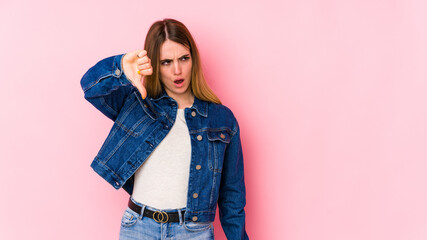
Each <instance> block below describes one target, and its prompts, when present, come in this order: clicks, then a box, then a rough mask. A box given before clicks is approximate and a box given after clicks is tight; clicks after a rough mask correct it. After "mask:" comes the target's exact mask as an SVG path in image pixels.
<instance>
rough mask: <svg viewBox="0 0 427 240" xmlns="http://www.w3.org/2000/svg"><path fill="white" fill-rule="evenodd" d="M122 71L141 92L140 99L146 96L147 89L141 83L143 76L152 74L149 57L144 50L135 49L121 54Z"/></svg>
mask: <svg viewBox="0 0 427 240" xmlns="http://www.w3.org/2000/svg"><path fill="white" fill-rule="evenodd" d="M123 71H124V73H125V75H126V77H127V78H128V79H129V80H130V81H131V83H132V85H133V86H135V87H136V88H137V89H138V91H139V92H140V93H141V97H142V99H145V97H147V91H146V90H145V87H144V85H143V82H144V78H145V76H148V75H151V74H153V67H152V66H151V59H150V58H148V56H147V51H145V50H135V51H133V52H129V53H126V54H125V56H123Z"/></svg>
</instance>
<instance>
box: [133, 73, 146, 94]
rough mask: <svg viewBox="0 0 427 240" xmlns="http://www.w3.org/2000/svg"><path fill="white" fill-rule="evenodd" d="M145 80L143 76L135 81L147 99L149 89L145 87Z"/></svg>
mask: <svg viewBox="0 0 427 240" xmlns="http://www.w3.org/2000/svg"><path fill="white" fill-rule="evenodd" d="M143 80H144V77H143V76H141V78H140V79H137V80H135V81H134V83H135V87H136V88H137V89H138V91H139V93H140V94H141V97H142V99H145V97H146V96H147V91H146V90H145V88H144V85H143V84H142V82H143Z"/></svg>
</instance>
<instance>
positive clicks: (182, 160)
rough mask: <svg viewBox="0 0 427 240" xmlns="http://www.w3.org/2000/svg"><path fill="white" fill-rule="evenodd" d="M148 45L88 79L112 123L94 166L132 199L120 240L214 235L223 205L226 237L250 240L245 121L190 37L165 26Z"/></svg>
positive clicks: (178, 27)
mask: <svg viewBox="0 0 427 240" xmlns="http://www.w3.org/2000/svg"><path fill="white" fill-rule="evenodd" d="M144 49H145V50H136V51H133V52H129V53H127V54H122V55H117V56H112V57H109V58H106V59H103V60H101V61H100V62H98V63H97V64H96V65H95V66H93V67H92V68H90V69H89V70H88V72H87V73H86V74H85V75H84V76H83V78H82V80H81V86H82V88H83V91H84V94H85V98H86V99H87V100H88V101H89V102H90V103H92V104H93V105H94V106H95V107H96V108H98V109H99V110H100V111H101V112H102V113H103V114H105V115H106V116H107V117H109V118H110V119H111V120H113V121H114V125H113V127H112V128H111V131H110V133H109V135H108V137H107V139H106V140H105V142H104V144H103V145H102V147H101V149H100V150H99V152H98V154H97V155H96V157H95V159H94V160H93V162H92V164H91V167H92V168H93V169H94V171H95V172H97V173H98V174H99V175H100V176H101V177H103V178H104V179H105V180H106V181H107V182H109V183H110V184H111V185H112V186H113V187H114V188H116V189H120V188H122V187H123V189H124V190H125V191H126V192H128V193H129V195H130V198H129V202H128V207H127V208H126V210H125V211H124V214H123V217H122V221H121V228H120V239H170V238H173V239H213V238H214V236H213V225H212V222H213V221H214V218H215V213H216V206H217V205H218V207H219V213H220V214H219V215H220V216H219V217H220V221H221V225H222V227H223V229H224V232H225V234H226V236H227V238H228V239H248V236H247V234H246V230H245V211H244V206H245V204H246V198H245V183H244V174H243V156H242V148H241V142H240V129H239V125H238V123H237V120H236V119H235V117H234V115H233V113H232V112H231V111H230V110H229V109H228V108H227V107H225V106H224V105H221V102H220V100H219V99H218V97H217V96H216V95H215V94H214V93H213V92H212V90H211V89H210V88H209V87H208V85H207V84H206V82H205V79H204V76H203V72H202V68H201V62H200V57H199V52H198V50H197V47H196V44H195V42H194V40H193V38H192V36H191V34H190V32H189V31H188V29H187V28H186V27H185V26H184V25H183V24H182V23H181V22H179V21H176V20H173V19H164V20H163V21H157V22H155V23H154V24H153V25H152V26H151V28H150V30H149V31H148V33H147V37H146V40H145V46H144Z"/></svg>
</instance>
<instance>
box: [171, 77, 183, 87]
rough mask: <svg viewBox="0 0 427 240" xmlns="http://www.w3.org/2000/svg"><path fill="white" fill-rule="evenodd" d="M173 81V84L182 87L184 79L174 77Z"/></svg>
mask: <svg viewBox="0 0 427 240" xmlns="http://www.w3.org/2000/svg"><path fill="white" fill-rule="evenodd" d="M173 83H174V84H175V86H177V87H182V85H183V84H184V79H182V78H181V79H175V80H174V81H173Z"/></svg>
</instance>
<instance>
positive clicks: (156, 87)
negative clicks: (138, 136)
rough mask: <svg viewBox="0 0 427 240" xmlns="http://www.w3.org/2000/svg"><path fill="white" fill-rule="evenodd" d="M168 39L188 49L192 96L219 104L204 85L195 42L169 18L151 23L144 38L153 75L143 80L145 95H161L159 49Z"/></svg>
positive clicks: (213, 94) (179, 24)
mask: <svg viewBox="0 0 427 240" xmlns="http://www.w3.org/2000/svg"><path fill="white" fill-rule="evenodd" d="M168 39H169V40H171V41H174V42H177V43H179V44H182V45H183V46H185V47H186V48H188V49H190V54H191V59H192V68H191V84H190V87H191V91H192V92H193V94H194V96H195V97H197V98H198V99H201V100H204V101H208V102H213V103H218V104H221V101H220V100H219V98H218V97H217V96H216V95H215V93H214V92H213V91H212V90H211V89H210V88H209V86H208V84H207V83H206V80H205V77H204V75H203V71H202V64H201V62H200V55H199V51H198V50H197V46H196V42H195V41H194V39H193V37H192V36H191V34H190V32H189V31H188V29H187V28H186V27H185V25H184V24H182V23H181V22H179V21H177V20H175V19H170V18H165V19H163V20H162V21H157V22H155V23H153V25H151V27H150V30H148V33H147V36H146V38H145V44H144V49H145V50H146V51H147V56H148V57H149V58H150V59H151V66H152V67H153V74H152V75H149V76H146V77H145V80H144V87H145V89H146V90H147V94H148V95H149V96H150V97H153V98H157V97H159V96H160V94H161V93H162V90H163V86H162V82H161V81H160V74H159V67H160V47H161V46H162V44H163V43H164V42H165V41H166V40H168Z"/></svg>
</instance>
